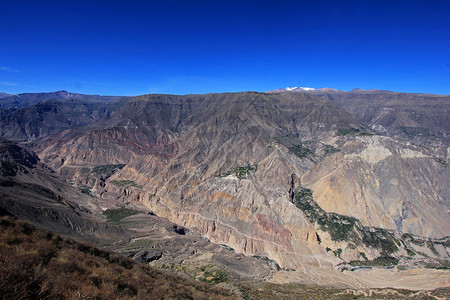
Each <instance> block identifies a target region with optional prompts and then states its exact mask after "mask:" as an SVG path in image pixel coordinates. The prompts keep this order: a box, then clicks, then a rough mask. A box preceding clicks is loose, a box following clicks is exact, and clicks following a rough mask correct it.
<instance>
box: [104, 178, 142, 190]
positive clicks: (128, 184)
mask: <svg viewBox="0 0 450 300" xmlns="http://www.w3.org/2000/svg"><path fill="white" fill-rule="evenodd" d="M110 182H111V183H112V184H114V185H115V186H117V187H121V188H136V189H142V185H139V184H136V182H135V181H133V180H111V181H110Z"/></svg>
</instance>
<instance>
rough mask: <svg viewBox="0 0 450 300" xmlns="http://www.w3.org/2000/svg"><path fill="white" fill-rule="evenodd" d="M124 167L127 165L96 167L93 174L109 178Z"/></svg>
mask: <svg viewBox="0 0 450 300" xmlns="http://www.w3.org/2000/svg"><path fill="white" fill-rule="evenodd" d="M123 167H125V164H115V165H114V164H111V165H101V166H97V167H94V168H93V169H92V172H91V173H92V174H94V175H96V176H104V177H109V176H111V175H112V174H114V172H116V171H117V170H120V169H122V168H123Z"/></svg>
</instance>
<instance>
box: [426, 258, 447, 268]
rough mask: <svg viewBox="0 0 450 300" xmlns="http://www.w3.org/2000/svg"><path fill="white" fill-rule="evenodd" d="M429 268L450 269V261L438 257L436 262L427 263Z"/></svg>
mask: <svg viewBox="0 0 450 300" xmlns="http://www.w3.org/2000/svg"><path fill="white" fill-rule="evenodd" d="M427 268H428V269H440V270H448V269H450V261H448V260H443V259H438V260H436V261H435V262H432V263H428V264H427Z"/></svg>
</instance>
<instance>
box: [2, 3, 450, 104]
mask: <svg viewBox="0 0 450 300" xmlns="http://www.w3.org/2000/svg"><path fill="white" fill-rule="evenodd" d="M286 86H307V87H314V88H319V87H332V88H337V89H341V90H351V89H353V88H363V89H371V88H376V89H387V90H394V91H401V92H428V93H437V94H450V1H448V0H444V1H434V0H423V1H414V0H409V1H396V0H391V1H383V0H373V1H369V0H353V1H346V0H332V1H319V0H307V1H284V0H277V1H264V0H260V1H245V0H241V1H234V0H229V1H225V0H222V1H215V0H207V1H195V0H193V1H188V0H183V1H172V0H164V1H163V0H161V1H133V0H128V1H125V0H124V1H113V0H110V1H95V0H91V1H75V0H73V1H62V0H58V1H46V0H39V1H37V0H28V1H24V0H0V92H7V93H21V92H49V91H55V90H62V89H65V90H68V91H70V92H78V93H85V94H107V95H139V94H146V93H171V94H187V93H208V92H236V91H247V90H253V91H267V90H272V89H277V88H283V87H286Z"/></svg>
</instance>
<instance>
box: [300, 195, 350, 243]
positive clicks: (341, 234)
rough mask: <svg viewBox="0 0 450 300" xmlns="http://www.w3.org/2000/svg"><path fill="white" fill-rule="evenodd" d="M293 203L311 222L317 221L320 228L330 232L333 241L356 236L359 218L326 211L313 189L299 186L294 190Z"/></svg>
mask: <svg viewBox="0 0 450 300" xmlns="http://www.w3.org/2000/svg"><path fill="white" fill-rule="evenodd" d="M293 203H294V204H295V206H297V207H298V208H299V209H300V210H302V211H303V213H304V214H305V215H306V217H307V218H308V219H309V220H310V221H311V223H316V224H318V225H319V226H320V229H321V230H323V231H326V232H328V233H329V234H330V235H331V239H332V240H333V241H350V240H351V239H352V237H354V236H355V234H354V232H355V225H356V223H357V219H356V218H353V217H349V216H344V215H340V214H336V213H328V212H325V211H324V210H323V209H322V208H321V207H320V206H319V205H318V204H317V202H316V201H314V199H313V194H312V191H311V190H310V189H308V188H304V187H301V188H298V189H297V190H296V191H295V192H294V199H293Z"/></svg>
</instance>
